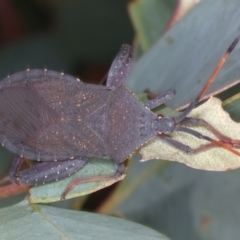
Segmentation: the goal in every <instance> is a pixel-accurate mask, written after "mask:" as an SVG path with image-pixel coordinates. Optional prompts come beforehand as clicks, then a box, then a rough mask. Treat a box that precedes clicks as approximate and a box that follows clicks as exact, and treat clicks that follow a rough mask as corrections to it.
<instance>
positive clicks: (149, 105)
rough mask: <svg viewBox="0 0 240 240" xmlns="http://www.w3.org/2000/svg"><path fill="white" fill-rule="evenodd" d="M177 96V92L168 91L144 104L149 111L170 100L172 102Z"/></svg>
mask: <svg viewBox="0 0 240 240" xmlns="http://www.w3.org/2000/svg"><path fill="white" fill-rule="evenodd" d="M174 96H175V91H167V92H165V93H162V94H160V95H159V96H157V97H156V98H154V99H153V100H151V101H149V102H147V103H145V104H144V106H145V107H147V108H149V109H153V108H155V107H157V106H159V105H161V104H163V103H165V102H167V101H169V100H171V99H172V98H173V97H174Z"/></svg>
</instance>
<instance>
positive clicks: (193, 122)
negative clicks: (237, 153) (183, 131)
mask: <svg viewBox="0 0 240 240" xmlns="http://www.w3.org/2000/svg"><path fill="white" fill-rule="evenodd" d="M180 124H186V125H190V126H203V127H205V128H206V129H208V130H209V131H210V132H212V133H213V134H214V135H215V136H216V137H217V138H218V139H219V140H220V141H222V142H225V143H229V144H231V145H232V146H233V147H240V140H235V139H232V138H230V137H227V136H225V135H223V134H222V133H220V132H219V131H218V130H217V129H216V128H215V127H213V126H212V125H211V124H209V123H208V122H206V121H205V120H203V119H200V118H199V119H198V118H189V117H187V118H185V119H184V120H183V121H182V122H180Z"/></svg>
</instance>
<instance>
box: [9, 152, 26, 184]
mask: <svg viewBox="0 0 240 240" xmlns="http://www.w3.org/2000/svg"><path fill="white" fill-rule="evenodd" d="M23 162H24V158H22V157H20V156H19V155H16V156H15V157H14V160H13V162H12V165H11V168H10V171H9V178H10V180H11V181H12V182H14V183H16V184H18V181H17V172H18V171H19V169H20V167H21V166H22V164H23Z"/></svg>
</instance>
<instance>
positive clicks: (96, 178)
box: [61, 163, 125, 200]
mask: <svg viewBox="0 0 240 240" xmlns="http://www.w3.org/2000/svg"><path fill="white" fill-rule="evenodd" d="M115 169H116V171H115V173H113V174H109V175H102V176H92V177H91V176H89V177H85V178H77V179H74V180H73V181H72V182H71V183H70V184H69V185H68V187H67V188H66V190H65V191H64V192H63V194H62V197H61V199H62V200H63V199H65V197H66V195H67V194H68V193H69V192H70V191H71V190H72V189H73V188H74V187H76V186H77V185H79V184H82V183H86V182H99V181H105V180H109V179H117V178H119V177H121V176H122V175H123V174H124V172H125V165H124V163H116V164H115Z"/></svg>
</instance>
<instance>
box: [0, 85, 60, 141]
mask: <svg viewBox="0 0 240 240" xmlns="http://www.w3.org/2000/svg"><path fill="white" fill-rule="evenodd" d="M58 118H59V115H58V114H57V113H56V112H55V111H53V110H52V109H50V108H49V107H48V106H47V105H46V104H44V102H43V101H42V100H41V98H39V97H38V95H37V93H36V92H35V91H34V90H32V89H29V88H27V87H9V88H6V89H3V90H1V91H0V134H2V135H3V136H4V137H5V138H6V140H11V141H12V142H24V141H27V140H29V139H33V138H35V137H36V135H37V133H38V131H39V130H40V129H41V128H42V127H44V126H47V125H49V124H51V123H53V122H54V121H56V120H57V119H58Z"/></svg>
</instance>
